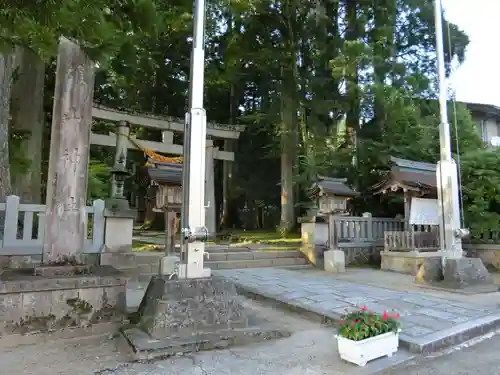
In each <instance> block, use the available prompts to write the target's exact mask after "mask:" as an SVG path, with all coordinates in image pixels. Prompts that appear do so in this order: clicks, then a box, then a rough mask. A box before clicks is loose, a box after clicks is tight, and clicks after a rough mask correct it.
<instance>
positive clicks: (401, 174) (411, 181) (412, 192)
mask: <svg viewBox="0 0 500 375" xmlns="http://www.w3.org/2000/svg"><path fill="white" fill-rule="evenodd" d="M390 166H391V169H390V171H389V174H388V176H387V178H386V179H384V180H383V181H381V182H379V183H378V184H376V185H374V186H373V187H372V189H371V190H372V191H374V194H384V195H389V194H392V195H400V196H401V195H402V196H403V197H404V217H405V220H406V221H408V219H409V217H410V206H411V198H412V197H419V198H430V199H436V198H437V183H436V165H435V164H431V163H422V162H418V161H413V160H407V159H400V158H395V157H391V159H390Z"/></svg>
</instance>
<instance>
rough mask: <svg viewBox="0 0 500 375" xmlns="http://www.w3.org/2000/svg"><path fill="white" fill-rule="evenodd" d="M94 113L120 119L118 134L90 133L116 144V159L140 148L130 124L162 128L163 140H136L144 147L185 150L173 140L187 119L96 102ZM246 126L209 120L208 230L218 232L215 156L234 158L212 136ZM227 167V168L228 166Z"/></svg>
mask: <svg viewBox="0 0 500 375" xmlns="http://www.w3.org/2000/svg"><path fill="white" fill-rule="evenodd" d="M92 117H93V118H97V119H101V120H106V121H112V122H115V123H117V131H116V134H113V133H112V134H97V133H91V136H90V143H91V144H93V145H101V146H110V147H116V154H115V155H116V156H115V161H117V160H118V159H119V158H120V157H122V158H125V159H124V162H125V161H126V158H127V150H128V149H137V146H136V145H135V144H134V143H133V141H135V140H136V138H135V137H134V136H130V135H129V134H130V127H131V126H133V125H136V126H144V127H146V128H150V129H156V130H161V131H162V135H163V142H153V141H147V140H141V139H137V143H138V144H140V145H141V146H142V147H144V148H145V149H148V150H151V151H153V152H161V153H165V154H173V155H182V154H183V146H182V145H179V144H175V143H174V133H184V121H183V120H182V119H178V118H174V117H159V116H151V115H144V114H141V115H139V114H131V113H127V112H120V111H116V110H113V109H110V108H106V107H102V106H96V105H94V106H93V108H92ZM244 129H245V128H244V126H242V125H225V124H214V123H208V124H207V138H208V139H207V148H206V165H205V206H207V209H206V213H205V222H206V227H207V229H208V231H209V232H211V233H215V231H216V229H217V228H216V209H215V179H214V167H215V162H214V160H215V159H217V160H222V161H223V162H224V163H231V162H233V161H234V152H232V151H225V150H220V149H219V147H214V145H213V140H214V139H223V140H225V141H227V140H237V139H238V138H239V136H240V133H241V132H242V131H243V130H244ZM226 143H227V142H224V144H226ZM224 169H225V170H226V169H227V168H224ZM116 189H117V187H116V185H113V193H115V192H116ZM224 194H226V192H224Z"/></svg>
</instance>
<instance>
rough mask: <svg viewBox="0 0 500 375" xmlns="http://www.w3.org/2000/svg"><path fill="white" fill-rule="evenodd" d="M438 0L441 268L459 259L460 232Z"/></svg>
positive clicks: (438, 181) (460, 255)
mask: <svg viewBox="0 0 500 375" xmlns="http://www.w3.org/2000/svg"><path fill="white" fill-rule="evenodd" d="M442 9H443V7H442V3H441V0H434V16H435V26H436V55H437V71H438V77H439V113H440V117H441V121H440V124H439V143H440V161H439V162H438V165H437V173H436V177H437V185H438V205H439V214H440V225H439V234H440V245H441V256H442V260H443V265H444V263H445V262H446V259H459V258H461V257H462V240H461V236H462V234H463V230H462V229H461V223H460V199H459V188H458V186H459V185H458V171H457V165H456V163H455V161H454V160H453V158H452V154H451V136H450V124H449V123H448V110H447V100H448V87H447V84H446V73H445V60H444V43H443V13H442Z"/></svg>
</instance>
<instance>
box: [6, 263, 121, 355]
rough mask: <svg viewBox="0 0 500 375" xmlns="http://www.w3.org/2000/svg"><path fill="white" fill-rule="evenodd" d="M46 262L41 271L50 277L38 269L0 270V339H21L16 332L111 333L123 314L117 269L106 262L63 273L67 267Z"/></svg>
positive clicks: (26, 335) (32, 333) (30, 334)
mask: <svg viewBox="0 0 500 375" xmlns="http://www.w3.org/2000/svg"><path fill="white" fill-rule="evenodd" d="M50 267H51V266H44V267H43V271H44V272H43V273H44V274H46V275H52V276H40V275H39V271H40V270H41V269H40V268H37V270H34V269H33V268H27V269H7V270H5V271H4V272H3V273H2V274H1V275H0V304H1V305H0V337H1V339H0V341H4V340H11V341H16V342H18V343H23V340H22V339H21V337H28V336H33V335H35V334H44V333H50V334H58V333H60V332H61V331H65V332H66V334H65V335H63V336H68V332H69V331H71V335H70V336H72V337H75V336H79V334H80V333H81V334H82V335H85V334H88V333H90V334H95V332H99V333H101V334H106V333H111V332H113V330H114V329H116V330H115V331H114V332H113V333H115V332H117V330H118V328H119V325H120V324H122V323H123V319H124V318H125V315H124V314H125V313H126V283H127V280H126V278H125V277H124V276H123V274H122V273H121V272H119V271H117V270H116V269H114V268H113V267H110V266H101V267H92V268H91V269H88V272H84V273H79V272H80V271H81V270H80V269H79V268H78V269H77V270H76V272H73V273H71V272H69V271H68V270H69V268H71V267H73V266H55V267H56V269H55V271H56V272H50V270H48V268H50ZM64 267H66V270H63V268H64ZM96 326H100V328H99V327H96ZM103 327H104V328H106V329H103ZM27 341H30V342H31V341H33V339H32V338H28V339H27ZM0 346H3V345H0Z"/></svg>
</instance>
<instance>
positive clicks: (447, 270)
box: [443, 258, 493, 289]
mask: <svg viewBox="0 0 500 375" xmlns="http://www.w3.org/2000/svg"><path fill="white" fill-rule="evenodd" d="M443 279H444V282H445V283H446V284H447V285H449V287H451V288H456V289H459V288H460V289H461V288H467V287H471V286H487V285H489V286H491V285H493V278H492V277H491V275H490V273H489V272H488V270H487V269H486V267H485V266H484V264H483V262H482V261H481V259H480V258H459V259H447V260H446V263H445V265H444V267H443Z"/></svg>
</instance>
